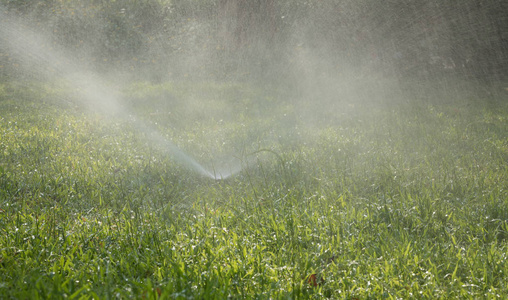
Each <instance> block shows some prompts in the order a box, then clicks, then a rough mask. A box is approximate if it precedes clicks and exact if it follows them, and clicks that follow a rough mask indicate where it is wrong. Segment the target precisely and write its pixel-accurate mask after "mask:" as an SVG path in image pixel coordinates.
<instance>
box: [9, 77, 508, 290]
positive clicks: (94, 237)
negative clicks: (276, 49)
mask: <svg viewBox="0 0 508 300" xmlns="http://www.w3.org/2000/svg"><path fill="white" fill-rule="evenodd" d="M71 94H72V93H69V92H68V91H65V90H64V89H62V88H60V87H58V85H56V84H47V83H44V84H42V83H30V84H26V83H23V84H20V83H16V82H6V83H3V84H0V298H4V297H5V298H17V299H37V298H43V299H45V298H52V299H58V298H68V299H91V298H106V299H110V298H144V299H158V298H164V299H225V298H228V297H229V298H261V299H268V298H271V299H288V298H316V299H322V298H324V297H328V298H346V299H366V298H370V299H383V298H386V299H395V298H398V299H407V298H411V297H414V298H499V297H504V296H503V295H507V294H508V101H507V95H503V94H496V95H492V94H482V93H477V94H474V93H464V94H462V95H460V96H459V94H457V93H454V94H451V95H447V94H446V93H442V94H439V93H436V94H435V95H434V94H433V95H432V96H431V97H429V96H424V95H422V94H421V93H420V94H414V96H413V97H407V98H401V99H399V100H397V101H389V102H383V103H379V102H374V103H373V102H369V101H356V102H348V101H347V100H341V101H337V102H336V103H335V102H334V103H333V105H331V104H330V103H329V104H330V106H327V107H326V108H325V109H323V108H320V109H315V110H314V111H316V113H314V112H313V113H310V112H311V111H313V110H312V109H311V108H309V106H310V105H311V104H312V102H305V101H301V100H295V99H291V97H290V96H289V93H287V92H283V91H280V90H274V89H263V88H260V87H253V86H249V85H246V84H229V83H184V82H174V83H164V84H157V85H155V84H149V83H133V84H130V85H129V86H126V87H122V94H123V95H124V96H123V98H122V99H123V100H122V101H123V103H122V104H123V105H124V106H125V107H126V108H127V110H128V111H129V112H132V115H128V116H126V115H121V116H118V115H104V114H102V113H99V112H94V111H90V110H86V109H85V108H84V107H83V105H82V103H81V102H79V101H77V100H75V99H74V98H73V97H71V96H70V95H71ZM316 101H318V100H316ZM134 116H135V118H136V120H137V121H133V118H134ZM139 124H147V126H146V127H142V128H140V126H139ZM147 128H149V129H147ZM153 130H157V132H158V133H157V137H158V138H153ZM160 139H164V140H165V141H166V142H157V141H159V140H160ZM167 141H171V142H170V143H171V145H173V144H174V145H177V146H178V147H179V148H180V149H181V150H182V151H183V152H184V153H186V154H188V155H190V157H193V158H194V159H195V160H196V161H197V162H199V163H200V164H202V165H204V166H205V167H206V168H207V169H209V170H215V169H220V164H222V163H223V162H224V161H227V160H228V159H229V158H231V157H233V158H234V162H235V164H236V165H238V166H239V167H242V168H241V171H239V172H238V173H235V174H233V175H232V176H230V177H228V178H226V179H223V180H215V179H211V178H208V177H206V176H203V175H201V174H199V173H198V172H194V171H193V170H192V169H189V168H188V167H187V165H186V164H185V163H181V162H179V160H181V157H180V156H178V155H175V150H174V149H173V150H171V149H169V150H168V149H167V148H168V144H167V143H169V142H167ZM170 148H171V147H170ZM238 166H237V167H238Z"/></svg>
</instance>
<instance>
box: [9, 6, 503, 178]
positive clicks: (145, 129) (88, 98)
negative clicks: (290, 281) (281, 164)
mask: <svg viewBox="0 0 508 300" xmlns="http://www.w3.org/2000/svg"><path fill="white" fill-rule="evenodd" d="M504 6H506V4H505V3H504V2H502V1H492V2H488V3H483V4H479V3H474V1H466V3H447V4H443V3H441V2H438V1H428V2H426V3H417V2H416V1H410V2H402V1H399V2H397V1H392V2H390V3H383V4H381V3H377V2H374V1H360V2H358V1H321V2H319V3H309V2H304V1H294V2H290V1H282V2H275V1H271V0H266V1H253V2H236V1H228V0H223V1H202V2H200V3H199V4H198V3H194V2H191V1H147V2H144V3H143V4H141V3H140V4H136V3H135V2H129V1H115V2H111V3H102V4H96V3H95V2H94V1H82V2H77V1H75V2H73V1H70V2H69V3H63V2H62V3H60V2H55V3H51V4H48V3H45V2H43V1H34V2H33V3H31V4H28V3H27V4H25V5H21V4H20V5H16V4H15V3H11V2H5V1H4V6H1V7H0V41H1V46H0V47H1V49H0V50H1V51H2V54H3V55H2V60H1V63H2V66H3V68H2V69H1V70H0V72H1V73H0V76H2V78H4V79H6V80H10V79H13V78H20V80H22V81H23V80H24V81H25V82H27V83H29V82H31V81H46V82H54V83H56V82H58V83H61V82H65V85H66V86H67V88H68V90H69V93H68V94H67V95H66V97H68V98H73V99H74V100H75V101H77V102H78V103H80V105H82V106H84V107H86V109H88V110H89V111H92V112H97V113H100V114H102V115H105V116H108V117H114V118H119V119H124V120H128V121H129V122H131V123H132V124H133V127H136V128H137V129H138V130H139V132H142V133H144V134H145V135H146V138H147V141H148V143H152V144H154V145H157V146H158V147H160V148H163V149H165V151H166V152H167V153H168V154H170V156H172V157H173V159H174V160H175V161H178V162H180V163H181V164H182V165H184V166H186V167H188V168H189V169H192V170H194V171H195V172H197V173H199V174H202V175H204V176H206V177H210V178H226V177H229V176H230V175H232V174H235V173H237V172H240V171H241V169H242V167H241V166H242V165H249V164H251V162H252V161H254V160H255V159H254V158H249V157H250V155H251V153H254V152H256V151H257V150H259V149H262V148H273V147H275V146H274V144H276V141H278V140H280V139H281V138H282V139H286V140H293V141H294V142H295V143H303V142H305V141H304V140H302V138H301V136H300V135H299V132H300V131H302V130H306V129H308V130H312V128H313V127H315V126H318V127H326V126H328V125H330V124H337V123H341V122H343V121H344V120H345V119H350V118H352V117H354V116H355V115H362V114H364V113H365V112H367V111H369V110H375V109H377V108H379V107H385V106H387V105H398V104H400V103H401V102H404V103H407V102H412V101H413V102H422V101H427V100H429V99H431V98H440V97H442V95H447V96H449V95H453V97H456V98H459V97H467V96H469V95H479V96H480V97H485V98H489V97H490V96H492V94H493V93H504V92H505V90H504V88H505V82H506V78H507V74H508V68H507V67H506V66H507V61H508V58H507V53H506V52H507V51H506V46H507V45H508V43H507V41H508V37H507V36H506V33H505V32H504V31H503V30H502V28H503V25H506V24H507V22H508V21H507V17H506V16H505V15H502V14H500V13H498V11H503V10H502V9H497V10H496V8H498V7H504ZM135 82H148V83H149V84H151V85H154V86H158V85H159V86H162V85H163V84H164V83H165V82H173V83H175V84H179V83H190V84H194V83H199V82H201V83H202V82H213V83H216V84H233V85H234V84H243V86H242V87H240V88H238V89H237V90H241V89H242V88H244V87H245V86H255V87H256V88H258V89H260V90H266V91H270V92H273V94H274V95H277V96H276V97H278V98H277V99H276V100H273V99H269V97H266V96H264V95H261V96H260V95H258V94H254V96H255V97H258V98H256V99H248V100H245V99H241V98H242V97H244V95H243V94H242V92H241V91H240V92H238V91H236V92H237V93H238V94H239V95H237V96H236V97H237V98H238V99H235V100H233V101H234V102H232V103H229V104H227V105H226V104H225V105H224V107H223V108H221V109H218V108H217V109H206V108H203V107H207V106H206V105H207V103H206V101H207V100H205V99H206V98H207V97H208V98H213V100H214V101H217V102H218V100H221V99H220V97H221V95H220V93H218V94H217V95H213V96H210V95H207V94H206V93H207V92H206V91H199V89H193V88H190V89H189V90H191V91H190V92H188V93H183V94H181V95H179V96H178V97H180V98H181V99H178V101H179V103H180V104H181V105H182V106H185V110H184V112H182V113H181V114H182V115H183V116H180V118H183V119H188V120H192V121H194V122H196V120H199V119H206V120H213V122H215V123H217V124H224V121H222V120H225V122H226V123H227V121H228V120H236V119H235V118H237V117H238V116H239V115H244V116H246V117H248V118H250V119H253V120H255V121H254V122H251V123H249V124H248V125H246V126H244V127H245V128H246V129H245V134H243V140H242V141H239V140H236V141H235V142H234V143H230V144H229V145H227V146H225V147H227V148H228V149H221V150H220V151H218V152H220V153H219V154H217V155H216V157H214V156H215V155H214V154H213V152H214V151H215V150H214V149H208V150H207V151H208V152H209V153H207V154H206V155H208V159H203V160H202V162H201V163H200V162H198V161H197V160H196V159H194V158H193V157H191V156H190V155H189V154H186V153H185V152H184V151H182V150H181V149H180V148H179V147H177V146H176V145H175V144H174V143H173V142H172V141H171V140H170V139H169V138H168V137H167V136H165V135H163V134H161V133H160V132H159V131H158V129H157V126H155V125H154V124H152V122H150V121H149V120H147V119H146V118H140V117H138V116H137V115H136V112H134V111H132V110H130V109H128V108H127V106H126V105H125V102H126V100H125V98H126V96H127V97H128V96H129V95H126V94H125V90H129V88H128V87H129V86H132V84H133V83H135ZM162 90H163V88H162ZM200 93H202V94H200ZM159 94H160V95H158V97H161V98H163V99H162V100H161V101H162V102H163V103H168V104H167V105H168V106H171V105H172V104H171V103H172V101H174V98H175V97H176V96H174V95H164V94H163V93H162V92H161V93H159ZM234 97H235V96H233V98H234ZM247 97H248V96H247ZM251 97H252V96H251ZM244 98H245V97H244ZM62 100H64V99H62ZM235 101H236V102H235ZM242 101H244V102H245V103H247V104H245V103H244V102H242ZM182 103H184V104H182ZM253 103H254V104H253ZM215 104H216V103H215V102H213V103H212V104H210V105H209V108H210V107H212V106H213V105H215ZM170 110H171V108H170ZM273 112H276V113H274V114H273V115H270V113H273ZM267 119H270V121H271V122H272V123H271V124H272V125H271V128H270V129H269V130H268V131H266V130H265V129H263V128H264V127H263V126H264V125H263V121H265V120H267ZM192 121H189V123H185V122H183V121H182V122H181V124H183V125H182V127H185V128H187V129H188V128H189V127H192ZM221 121H222V123H221ZM210 122H212V121H210ZM219 126H224V125H219ZM267 132H268V133H267ZM206 155H204V156H206ZM202 164H205V165H207V167H204V166H203V165H202Z"/></svg>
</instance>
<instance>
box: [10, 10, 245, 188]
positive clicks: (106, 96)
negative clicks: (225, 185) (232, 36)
mask: <svg viewBox="0 0 508 300" xmlns="http://www.w3.org/2000/svg"><path fill="white" fill-rule="evenodd" d="M0 43H1V44H2V46H3V47H5V48H6V49H7V50H8V51H9V52H11V53H15V56H16V57H15V59H16V60H18V61H19V62H20V66H21V67H22V68H23V69H24V70H26V72H32V73H34V74H35V73H38V75H39V76H41V77H43V79H45V80H62V79H64V81H65V82H66V84H68V85H69V87H70V88H71V90H74V91H78V97H76V98H77V99H78V101H79V102H80V103H81V104H83V105H84V106H86V107H87V108H88V109H90V110H93V111H97V112H99V113H101V114H105V115H108V116H119V117H123V118H126V116H130V118H129V120H130V121H131V122H133V123H134V127H135V128H137V130H138V131H139V132H140V133H145V135H146V136H147V137H148V142H149V143H154V144H157V145H159V146H161V148H163V149H165V152H166V153H167V154H168V155H169V156H170V157H171V158H172V159H173V160H174V161H175V162H177V163H179V164H180V165H182V166H183V167H185V168H187V169H189V170H192V171H194V172H196V173H198V174H200V175H202V176H204V177H208V178H211V179H216V180H220V179H225V178H227V177H229V176H231V175H233V174H235V173H237V172H239V171H240V170H241V168H235V169H231V168H230V169H229V170H227V171H225V170H222V171H221V172H216V171H213V172H212V171H209V170H207V169H206V168H205V167H204V166H203V165H201V164H200V163H199V162H198V161H197V160H196V159H194V158H193V157H191V156H190V155H189V154H187V153H185V152H184V151H183V150H181V149H180V148H179V147H178V146H177V145H175V144H174V143H173V142H171V141H170V140H169V139H167V138H165V137H164V136H163V135H162V134H161V133H160V132H159V131H157V130H156V129H154V128H151V127H150V126H148V125H147V124H146V123H145V122H143V121H141V120H139V119H138V118H135V117H133V116H132V114H131V112H129V111H128V110H127V109H126V108H125V107H124V106H123V105H122V104H121V101H120V100H121V95H120V92H119V91H118V90H116V89H114V88H111V87H109V86H106V85H105V84H104V83H103V82H104V80H102V79H101V78H100V76H98V75H97V74H94V73H93V72H91V71H88V70H87V68H86V66H84V65H83V64H80V63H78V61H77V60H76V59H74V57H75V56H73V55H72V53H69V52H66V51H65V50H64V49H63V48H57V47H52V49H47V48H46V47H44V45H46V44H47V42H46V40H45V39H44V36H43V35H42V34H40V33H38V32H36V31H34V30H32V29H30V28H28V27H26V26H25V25H24V24H23V22H21V21H19V20H17V19H16V18H15V17H12V16H9V15H6V14H5V13H3V12H2V10H1V9H0Z"/></svg>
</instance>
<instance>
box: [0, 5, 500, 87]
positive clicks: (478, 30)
mask: <svg viewBox="0 0 508 300" xmlns="http://www.w3.org/2000/svg"><path fill="white" fill-rule="evenodd" d="M0 4H1V6H0V9H1V10H4V12H7V15H18V16H20V17H21V18H23V20H26V21H27V22H30V24H31V25H32V26H36V27H37V28H38V30H40V31H41V32H44V34H46V35H48V36H50V37H51V38H50V39H51V40H50V41H48V43H49V45H48V48H51V44H55V45H59V46H62V45H63V46H64V47H66V48H67V49H69V51H72V53H73V54H74V55H75V56H76V58H77V59H79V60H80V61H83V62H84V63H86V64H87V65H90V66H92V67H93V68H94V69H95V71H100V72H105V73H108V72H110V71H112V70H114V71H115V72H123V73H129V74H133V75H132V76H138V77H142V78H143V79H145V80H150V81H155V82H161V81H165V80H171V79H178V78H186V77H192V78H213V79H239V80H242V79H249V80H252V79H255V80H262V81H264V82H271V81H273V79H278V80H280V78H281V77H283V78H287V79H288V80H291V78H292V77H294V76H299V72H300V71H301V70H302V69H306V70H307V71H308V70H315V73H313V74H314V75H315V76H319V74H320V73H326V74H330V73H333V74H340V73H341V72H347V73H348V75H351V74H352V73H351V72H353V73H354V75H355V76H360V77H361V76H369V75H370V74H381V75H382V76H390V77H393V78H408V77H414V78H435V77H436V76H438V77H439V76H441V75H449V74H453V75H457V76H461V77H464V78H466V79H474V80H478V81H480V82H482V83H485V84H489V83H491V82H494V81H501V80H506V78H507V77H508V67H507V66H508V31H507V30H506V28H508V14H506V12H507V11H508V2H507V1H504V0H489V1H478V0H460V1H459V0H449V1H440V0H429V1H418V0H406V1H401V0H389V1H376V0H342V1H340V0H322V1H304V0H291V1H288V0H286V1H275V0H249V1H237V0H143V1H135V0H122V1H103V0H80V1H77V0H44V1H42V0H0ZM0 55H1V56H0V66H1V68H0V74H2V75H3V76H12V74H13V72H15V70H16V62H15V60H14V59H13V58H12V53H9V52H8V51H7V50H5V49H2V48H1V45H0Z"/></svg>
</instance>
